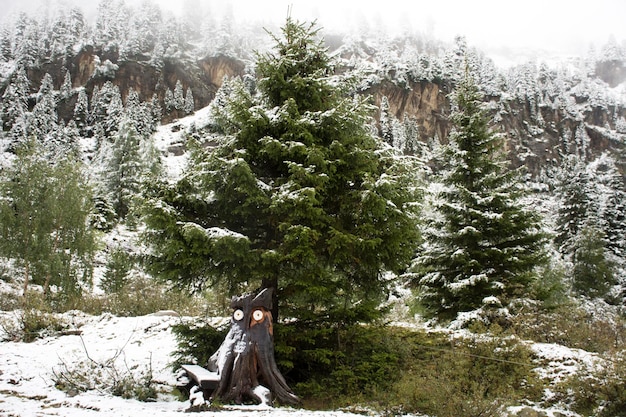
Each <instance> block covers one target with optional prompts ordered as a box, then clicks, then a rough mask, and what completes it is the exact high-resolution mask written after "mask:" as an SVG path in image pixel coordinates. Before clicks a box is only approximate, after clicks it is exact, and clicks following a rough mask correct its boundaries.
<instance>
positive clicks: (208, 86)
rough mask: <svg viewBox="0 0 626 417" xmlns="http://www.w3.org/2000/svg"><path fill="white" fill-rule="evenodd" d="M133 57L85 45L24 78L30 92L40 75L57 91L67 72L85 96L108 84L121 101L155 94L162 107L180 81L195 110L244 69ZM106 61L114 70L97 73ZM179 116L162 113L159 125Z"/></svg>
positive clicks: (219, 60) (64, 109)
mask: <svg viewBox="0 0 626 417" xmlns="http://www.w3.org/2000/svg"><path fill="white" fill-rule="evenodd" d="M137 58H138V59H137V60H123V61H122V60H119V58H118V56H117V54H115V53H106V52H103V51H99V50H95V49H94V48H93V47H91V46H86V47H85V48H84V49H83V50H81V51H80V52H79V53H78V54H76V56H74V57H73V58H71V59H70V60H69V61H68V62H61V61H60V60H59V61H55V62H50V63H46V64H44V65H42V66H40V67H38V68H34V69H30V70H29V72H28V78H29V80H30V81H31V90H32V91H37V89H38V88H39V85H40V83H41V80H42V79H43V76H44V75H45V74H46V73H49V74H50V75H51V76H52V78H53V80H54V84H55V88H59V87H60V85H61V84H62V83H63V79H64V77H65V72H66V71H68V70H69V71H70V74H71V77H72V86H73V87H74V88H76V87H81V86H82V87H84V88H85V90H86V92H87V94H88V95H89V96H90V95H91V93H92V91H93V89H94V87H96V86H98V87H101V86H102V85H103V84H104V83H105V82H107V81H111V82H112V83H113V84H115V85H117V86H118V87H119V89H120V93H121V94H122V98H124V99H125V98H126V95H127V94H128V92H129V90H130V89H134V90H135V91H137V93H138V95H139V98H140V100H142V101H147V100H150V99H152V97H153V95H155V94H156V97H157V98H158V99H159V100H160V102H161V105H162V107H164V106H163V99H164V97H165V92H166V91H167V89H170V90H172V91H173V90H174V88H175V86H176V83H177V82H178V81H180V82H181V84H182V86H183V89H184V90H185V91H187V88H190V89H191V91H192V94H193V98H194V103H195V108H196V109H199V108H202V107H205V106H207V105H208V104H209V103H210V102H211V100H213V98H214V97H215V93H216V92H217V90H218V89H219V87H220V86H221V85H222V80H223V79H224V77H225V76H227V77H235V76H240V75H243V72H244V69H245V64H244V63H243V62H241V61H239V60H236V59H233V58H230V57H227V56H223V55H222V56H216V57H207V58H203V59H201V60H199V61H196V62H189V61H187V62H182V61H177V60H164V61H163V63H162V65H160V66H155V65H152V64H151V63H150V62H149V61H148V59H147V58H146V57H137ZM107 60H108V61H110V63H111V64H113V65H114V66H115V68H116V69H115V70H114V71H111V72H109V73H107V74H101V73H98V67H99V66H101V65H103V63H105V62H106V61H107ZM73 105H74V103H73V102H70V103H66V105H64V106H61V108H59V117H60V118H62V119H65V120H69V119H70V118H71V116H72V115H71V111H73ZM180 116H182V115H181V114H177V112H176V111H174V112H171V113H165V112H164V114H163V122H169V121H171V120H172V119H174V118H176V117H180Z"/></svg>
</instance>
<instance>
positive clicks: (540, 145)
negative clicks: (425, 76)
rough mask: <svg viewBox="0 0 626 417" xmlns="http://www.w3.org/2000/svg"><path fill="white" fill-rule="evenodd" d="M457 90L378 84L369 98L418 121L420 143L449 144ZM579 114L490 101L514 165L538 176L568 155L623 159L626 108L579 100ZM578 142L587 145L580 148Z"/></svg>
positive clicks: (398, 115)
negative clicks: (622, 124) (622, 126)
mask: <svg viewBox="0 0 626 417" xmlns="http://www.w3.org/2000/svg"><path fill="white" fill-rule="evenodd" d="M450 91H451V87H450V86H449V85H447V84H445V83H444V84H438V83H433V82H425V81H424V82H419V83H412V84H410V85H409V86H408V87H400V86H397V85H395V84H393V83H391V82H389V81H384V82H382V83H380V84H378V85H374V86H373V87H371V88H370V89H368V90H367V91H366V92H365V93H366V94H370V95H372V97H373V99H374V103H375V104H376V105H377V106H380V103H381V100H382V97H383V96H386V97H387V99H388V102H389V110H390V112H391V113H392V114H394V115H395V117H396V118H398V119H400V120H402V119H404V118H405V117H412V118H414V119H415V120H416V121H417V123H418V135H419V140H420V141H422V142H428V141H429V140H431V139H432V138H438V139H439V140H440V141H441V142H442V143H445V142H446V141H447V137H448V134H449V133H450V130H451V129H452V125H451V123H450V120H449V116H450V101H449V97H448V96H449V93H450ZM573 99H574V100H575V102H576V109H577V112H578V113H577V114H572V113H571V111H570V110H568V109H566V108H564V107H563V106H559V105H546V104H540V105H537V104H534V103H532V102H530V101H529V100H528V99H524V100H520V99H513V98H504V97H500V96H497V97H486V100H488V101H490V103H489V106H488V108H489V109H490V110H489V111H490V116H491V118H492V128H493V130H494V131H496V132H499V133H501V134H502V135H503V137H504V138H505V148H506V150H507V152H508V156H509V159H510V160H511V162H512V164H513V166H515V167H519V166H522V165H524V166H525V167H526V169H527V170H528V172H529V173H530V174H531V175H533V176H537V175H539V173H540V172H541V170H542V168H544V167H546V166H551V165H554V164H557V163H558V162H559V161H560V160H561V158H562V157H563V156H564V155H566V154H572V153H577V154H579V155H581V156H582V157H584V158H586V159H588V160H592V159H594V158H595V157H597V156H598V155H600V154H602V153H603V152H609V153H613V154H614V155H616V156H618V159H621V158H619V155H620V154H623V152H624V150H626V146H625V142H626V134H625V133H626V132H621V133H620V131H619V130H620V128H619V127H618V126H617V120H619V119H620V118H622V119H624V118H626V108H624V107H621V106H618V105H615V104H599V103H598V102H596V101H594V100H593V98H591V97H586V96H584V95H574V96H573ZM577 141H578V142H580V141H583V142H585V143H583V144H582V145H578V144H577Z"/></svg>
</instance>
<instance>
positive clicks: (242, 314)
mask: <svg viewBox="0 0 626 417" xmlns="http://www.w3.org/2000/svg"><path fill="white" fill-rule="evenodd" d="M231 307H232V308H233V319H232V323H233V326H238V327H240V328H241V330H242V331H244V332H246V331H248V332H249V331H251V330H252V329H254V328H255V326H259V325H260V326H261V327H262V328H263V329H264V330H265V331H266V332H267V333H268V334H269V336H273V334H274V329H273V326H272V313H271V311H270V310H271V309H272V292H271V291H270V290H264V291H262V292H261V293H260V294H259V295H257V296H256V297H254V298H252V299H251V297H250V296H247V297H236V298H234V299H233V301H232V303H231ZM257 332H259V333H260V332H262V330H261V329H255V331H254V332H252V333H251V335H252V334H257ZM258 336H260V334H259V335H258ZM257 340H258V339H257Z"/></svg>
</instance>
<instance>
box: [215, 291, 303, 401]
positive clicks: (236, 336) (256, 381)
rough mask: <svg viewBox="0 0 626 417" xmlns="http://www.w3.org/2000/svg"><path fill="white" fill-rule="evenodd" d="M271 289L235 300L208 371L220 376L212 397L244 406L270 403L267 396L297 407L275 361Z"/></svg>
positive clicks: (293, 396) (295, 398)
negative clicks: (228, 321) (227, 327)
mask: <svg viewBox="0 0 626 417" xmlns="http://www.w3.org/2000/svg"><path fill="white" fill-rule="evenodd" d="M272 292H273V290H272V289H264V290H262V291H261V292H260V293H259V294H258V295H244V296H241V297H234V298H233V300H232V302H231V307H232V308H233V316H232V324H231V328H230V331H229V332H228V334H227V335H226V338H225V339H224V342H222V345H221V346H220V348H219V349H218V350H217V352H215V353H214V354H213V356H211V358H210V359H209V364H208V368H209V369H210V370H211V371H214V372H217V373H218V374H219V376H220V380H219V385H218V387H217V388H216V390H215V392H214V393H213V395H212V397H213V398H215V397H218V398H220V399H222V400H224V401H232V402H235V403H237V404H243V403H244V402H245V401H247V400H248V401H249V400H252V401H255V402H257V403H263V404H266V403H270V402H271V398H270V393H271V394H273V396H274V398H277V399H278V400H279V401H280V402H281V403H285V404H292V405H295V404H298V403H299V402H300V400H299V399H298V397H297V396H296V395H295V394H294V393H293V392H292V391H291V389H290V388H289V386H288V385H287V383H286V382H285V378H284V377H283V376H282V374H281V373H280V371H279V370H278V367H277V366H276V360H275V359H274V335H273V325H272V313H271V310H272Z"/></svg>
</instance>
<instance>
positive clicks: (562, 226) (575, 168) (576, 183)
mask: <svg viewBox="0 0 626 417" xmlns="http://www.w3.org/2000/svg"><path fill="white" fill-rule="evenodd" d="M589 185H590V180H589V175H588V173H587V171H586V166H585V163H584V162H583V161H582V160H581V159H580V157H578V156H576V155H570V156H568V157H567V158H565V160H564V161H563V165H562V167H561V169H560V171H559V174H558V183H557V185H556V189H555V194H556V196H557V200H558V209H557V218H556V230H555V232H556V235H555V237H554V242H555V243H556V245H557V248H558V249H559V251H560V252H561V253H562V254H571V253H572V251H573V243H572V242H573V239H574V237H575V236H576V235H578V233H579V232H580V231H581V230H582V228H583V225H584V224H585V223H593V224H595V226H596V227H597V226H599V222H600V220H599V218H598V209H599V207H598V205H597V201H596V200H594V199H593V198H591V196H590V193H589ZM592 215H593V216H595V217H596V220H595V221H592V222H590V220H589V217H590V216H592Z"/></svg>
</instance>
